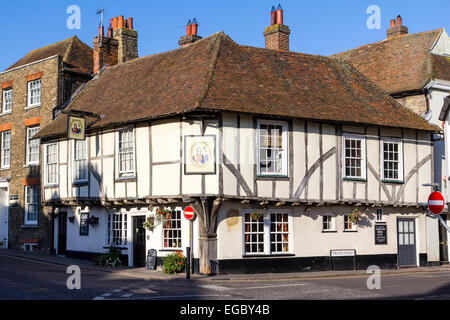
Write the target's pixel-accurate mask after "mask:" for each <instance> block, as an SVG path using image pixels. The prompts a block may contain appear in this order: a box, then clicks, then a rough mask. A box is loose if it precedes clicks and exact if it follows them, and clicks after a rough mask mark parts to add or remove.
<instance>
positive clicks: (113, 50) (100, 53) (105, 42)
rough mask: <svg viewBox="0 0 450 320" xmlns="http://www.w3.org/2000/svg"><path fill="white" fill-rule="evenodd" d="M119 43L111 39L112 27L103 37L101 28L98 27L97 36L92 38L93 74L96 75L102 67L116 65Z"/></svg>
mask: <svg viewBox="0 0 450 320" xmlns="http://www.w3.org/2000/svg"><path fill="white" fill-rule="evenodd" d="M118 48H119V42H118V41H117V40H116V39H113V38H112V27H111V26H110V27H109V30H108V34H107V36H106V37H105V36H104V30H103V27H99V31H98V36H97V37H95V38H94V74H98V73H99V72H100V70H102V68H103V66H104V65H109V66H114V65H116V64H117V54H118Z"/></svg>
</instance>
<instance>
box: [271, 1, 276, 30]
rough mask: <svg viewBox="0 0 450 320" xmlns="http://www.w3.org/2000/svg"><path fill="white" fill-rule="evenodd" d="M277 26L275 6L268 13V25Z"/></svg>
mask: <svg viewBox="0 0 450 320" xmlns="http://www.w3.org/2000/svg"><path fill="white" fill-rule="evenodd" d="M274 24H277V9H275V6H272V11H271V12H270V25H271V26H273V25H274Z"/></svg>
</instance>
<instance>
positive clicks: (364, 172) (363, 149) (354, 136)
mask: <svg viewBox="0 0 450 320" xmlns="http://www.w3.org/2000/svg"><path fill="white" fill-rule="evenodd" d="M346 139H352V140H361V176H347V172H346V171H347V170H346V169H347V167H346V165H345V163H346V161H345V160H346V149H345V140H346ZM366 162H367V158H366V137H365V136H364V135H360V134H353V133H343V134H342V171H343V172H342V176H343V177H344V179H349V180H352V179H354V180H366V179H367V169H366Z"/></svg>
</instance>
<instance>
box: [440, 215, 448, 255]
mask: <svg viewBox="0 0 450 320" xmlns="http://www.w3.org/2000/svg"><path fill="white" fill-rule="evenodd" d="M441 217H442V219H443V220H444V221H445V223H447V215H446V214H441ZM439 257H440V259H439V260H440V261H441V263H448V232H447V229H445V227H444V226H443V225H442V224H441V223H440V222H439Z"/></svg>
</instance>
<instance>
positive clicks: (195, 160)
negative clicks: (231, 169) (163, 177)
mask: <svg viewBox="0 0 450 320" xmlns="http://www.w3.org/2000/svg"><path fill="white" fill-rule="evenodd" d="M184 148H185V149H184V157H185V159H184V173H185V174H216V137H215V136H212V135H209V136H185V140H184Z"/></svg>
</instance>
